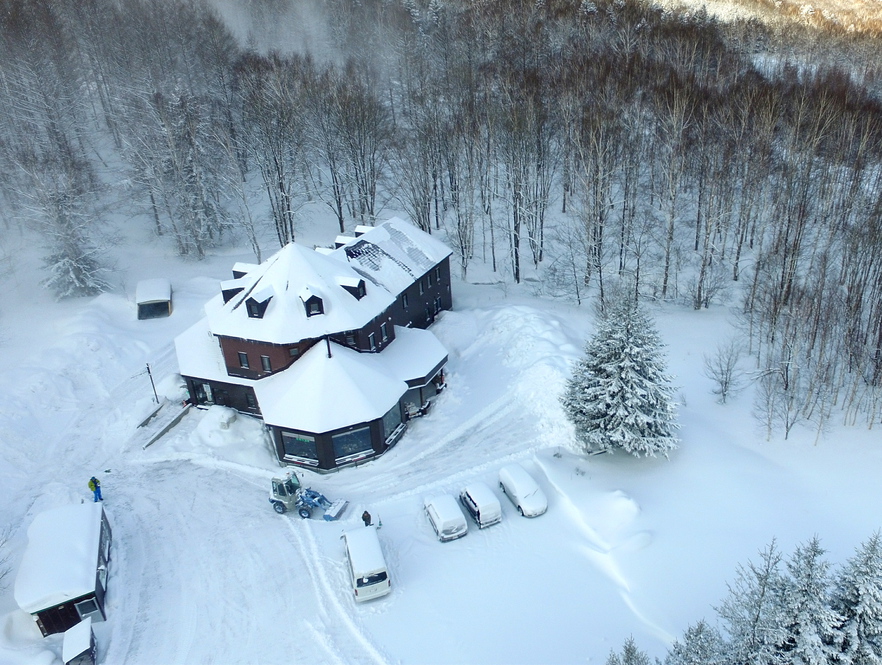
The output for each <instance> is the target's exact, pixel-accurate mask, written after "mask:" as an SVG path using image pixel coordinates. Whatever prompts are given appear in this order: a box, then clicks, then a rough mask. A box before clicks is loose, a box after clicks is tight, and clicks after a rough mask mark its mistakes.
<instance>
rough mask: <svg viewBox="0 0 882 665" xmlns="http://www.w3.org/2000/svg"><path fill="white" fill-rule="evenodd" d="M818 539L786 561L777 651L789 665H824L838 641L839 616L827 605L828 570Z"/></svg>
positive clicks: (828, 661)
mask: <svg viewBox="0 0 882 665" xmlns="http://www.w3.org/2000/svg"><path fill="white" fill-rule="evenodd" d="M823 556H824V549H823V548H822V547H821V544H820V542H819V541H818V538H817V537H815V538H812V539H811V540H810V541H809V542H808V543H807V544H805V545H800V546H799V547H797V548H796V550H795V551H794V553H793V556H792V557H791V558H790V560H789V561H788V562H787V571H788V572H789V573H790V575H789V578H788V579H787V580H786V582H785V584H784V594H783V603H782V618H783V620H784V626H783V627H784V634H783V640H782V643H781V651H782V652H783V654H784V659H785V660H786V662H788V663H792V664H793V665H826V663H830V662H832V661H833V656H834V654H835V653H837V652H838V651H839V647H840V644H841V642H842V637H841V633H840V632H839V626H840V625H841V624H842V617H841V616H840V615H839V614H838V613H837V612H836V611H834V610H833V609H831V608H830V605H829V584H830V580H829V573H828V571H829V569H830V564H829V563H828V562H827V561H825V560H824V558H823Z"/></svg>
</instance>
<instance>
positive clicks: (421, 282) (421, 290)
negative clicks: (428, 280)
mask: <svg viewBox="0 0 882 665" xmlns="http://www.w3.org/2000/svg"><path fill="white" fill-rule="evenodd" d="M425 292H426V290H425V289H424V288H423V280H420V295H423V293H425Z"/></svg>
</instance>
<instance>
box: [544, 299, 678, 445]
mask: <svg viewBox="0 0 882 665" xmlns="http://www.w3.org/2000/svg"><path fill="white" fill-rule="evenodd" d="M661 348H662V343H661V339H660V337H659V335H658V332H657V331H656V329H655V326H654V325H653V323H652V321H651V319H650V318H649V317H648V316H647V315H646V314H645V313H644V312H643V311H642V310H641V309H640V308H639V307H636V306H634V305H633V304H632V303H630V302H625V301H620V302H618V303H615V304H613V305H612V306H611V307H610V308H609V309H608V312H607V315H606V316H605V317H603V318H602V319H601V321H600V322H599V324H598V328H597V332H596V333H595V335H594V337H593V338H592V339H591V340H589V342H588V344H587V345H586V347H585V357H584V358H582V360H580V361H579V362H578V364H577V365H576V367H575V368H574V370H573V375H572V377H570V379H569V380H568V382H567V387H566V391H565V392H564V395H563V397H562V399H561V401H562V403H563V407H564V409H565V411H566V413H567V415H568V417H569V418H570V420H571V421H572V422H573V424H574V425H575V426H576V433H577V435H578V437H579V440H580V441H581V442H582V444H583V445H584V446H585V449H586V450H589V451H590V450H606V451H610V452H612V451H613V450H615V449H622V450H624V451H626V452H628V453H631V454H632V455H634V456H636V457H640V456H642V455H651V456H655V455H656V454H658V453H661V454H663V455H667V453H668V451H670V450H672V449H673V448H676V447H677V438H676V437H675V436H674V432H675V430H676V429H677V428H678V425H677V424H676V422H675V417H676V412H675V408H674V403H673V401H672V397H673V387H672V386H671V383H670V381H671V378H670V377H669V376H668V375H667V374H666V373H665V365H664V361H663V359H662V357H661Z"/></svg>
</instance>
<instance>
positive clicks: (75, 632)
mask: <svg viewBox="0 0 882 665" xmlns="http://www.w3.org/2000/svg"><path fill="white" fill-rule="evenodd" d="M90 648H92V617H86V618H85V619H83V620H82V621H80V622H79V623H78V624H77V625H76V626H73V627H72V628H68V629H67V630H66V631H64V641H63V642H62V645H61V660H62V661H64V662H65V663H68V662H70V661H71V660H73V659H74V658H76V657H77V656H79V655H80V654H82V653H85V652H86V651H88V650H89V649H90Z"/></svg>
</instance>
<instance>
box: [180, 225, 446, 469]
mask: <svg viewBox="0 0 882 665" xmlns="http://www.w3.org/2000/svg"><path fill="white" fill-rule="evenodd" d="M335 244H336V249H333V250H331V249H327V248H325V249H323V248H319V249H316V250H313V249H308V248H305V247H302V246H299V245H296V244H293V243H292V244H289V245H287V246H286V247H284V248H282V249H281V250H280V251H279V252H277V253H276V254H274V255H273V256H271V257H270V258H268V259H267V260H266V261H264V262H263V263H261V264H260V265H250V264H236V265H235V266H233V275H232V277H233V278H232V279H230V280H229V281H225V282H221V285H220V288H221V293H219V294H218V295H217V296H216V297H215V298H213V299H212V300H211V301H209V302H208V303H207V304H206V306H205V311H206V317H205V318H204V319H202V320H201V321H199V322H198V323H197V324H196V325H194V326H193V327H191V328H190V329H189V330H187V331H185V332H184V333H183V334H181V335H180V336H179V337H178V338H177V339H176V340H175V347H176V351H177V356H178V364H179V366H180V371H181V375H182V376H183V377H184V379H185V380H186V382H187V388H188V390H189V393H190V400H191V401H192V402H193V403H195V404H197V405H211V404H220V405H224V406H229V407H232V408H234V409H237V410H238V411H240V412H243V413H248V414H252V415H255V416H259V417H261V418H262V419H263V421H264V423H265V425H266V427H267V430H268V431H269V433H270V434H271V436H272V439H273V442H274V444H275V448H276V452H277V454H278V458H279V460H280V461H281V462H283V463H286V464H293V465H300V466H306V467H310V468H314V469H318V470H321V469H325V470H327V469H333V468H336V467H339V466H342V465H345V464H351V463H355V462H358V461H360V460H363V459H365V458H367V457H371V456H374V455H379V454H381V453H383V452H385V451H386V450H387V449H388V448H389V447H390V446H392V445H393V444H394V443H395V442H396V441H397V440H398V439H399V438H400V437H401V435H402V434H403V433H404V430H405V428H406V427H407V419H408V418H410V417H412V416H414V415H417V414H419V413H422V412H424V411H425V409H427V408H428V406H429V403H430V400H431V399H432V397H434V395H435V394H436V393H437V391H438V390H439V389H440V388H441V387H443V383H444V379H443V367H444V364H445V363H446V362H447V351H446V350H445V349H444V347H443V346H442V345H441V343H440V342H439V341H438V339H437V338H436V337H435V335H434V334H432V333H431V332H430V331H428V330H426V329H425V328H427V327H428V326H429V325H430V324H431V323H432V322H433V321H434V320H435V316H436V315H437V314H438V312H440V311H441V310H445V309H450V308H451V307H452V304H453V301H452V296H451V290H450V262H449V258H450V254H451V251H450V250H449V249H448V248H447V247H446V246H444V245H443V244H442V243H441V242H439V241H438V240H436V239H435V238H433V237H432V236H431V235H429V234H427V233H424V232H423V231H420V230H419V229H417V228H416V227H415V226H413V225H411V224H409V223H407V222H405V221H403V220H400V219H397V218H396V219H391V220H389V221H387V222H385V223H384V224H382V225H380V226H377V227H366V226H358V227H356V228H355V237H348V236H339V237H338V238H337V240H336V243H335Z"/></svg>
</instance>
